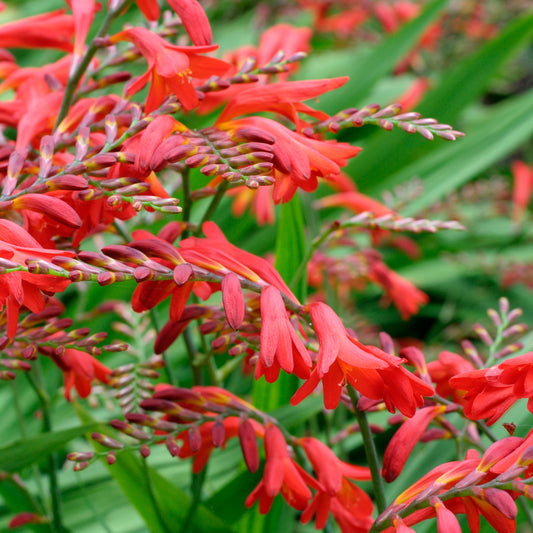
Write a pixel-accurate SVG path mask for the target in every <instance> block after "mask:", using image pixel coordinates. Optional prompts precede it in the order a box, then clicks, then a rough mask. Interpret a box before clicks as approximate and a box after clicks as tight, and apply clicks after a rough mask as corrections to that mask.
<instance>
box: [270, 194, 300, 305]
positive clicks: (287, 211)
mask: <svg viewBox="0 0 533 533" xmlns="http://www.w3.org/2000/svg"><path fill="white" fill-rule="evenodd" d="M305 248H306V242H305V227H304V219H303V214H302V206H301V203H300V197H299V196H298V195H297V194H295V195H294V196H293V198H292V200H291V201H290V202H288V203H286V204H282V206H281V213H280V216H279V223H278V232H277V237H276V269H277V271H278V272H279V273H280V275H281V277H282V278H283V279H284V280H285V282H286V283H290V281H291V280H292V278H293V277H294V274H296V272H297V270H298V267H299V266H300V263H301V262H302V260H303V259H304V257H305ZM306 293H307V278H306V276H302V277H301V279H300V281H299V283H298V285H297V287H295V296H296V297H297V298H298V299H299V300H301V301H304V300H305V297H306Z"/></svg>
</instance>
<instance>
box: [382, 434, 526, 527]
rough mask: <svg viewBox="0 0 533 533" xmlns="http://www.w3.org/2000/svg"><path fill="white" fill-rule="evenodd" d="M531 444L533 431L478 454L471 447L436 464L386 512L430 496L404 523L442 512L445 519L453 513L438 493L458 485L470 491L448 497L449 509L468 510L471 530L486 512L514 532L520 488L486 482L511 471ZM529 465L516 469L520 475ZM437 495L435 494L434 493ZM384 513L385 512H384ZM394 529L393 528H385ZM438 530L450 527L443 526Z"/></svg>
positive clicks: (494, 523)
mask: <svg viewBox="0 0 533 533" xmlns="http://www.w3.org/2000/svg"><path fill="white" fill-rule="evenodd" d="M530 446H531V435H530V436H528V438H526V439H521V438H518V437H507V438H504V439H501V440H500V441H497V442H495V443H494V444H492V445H491V446H490V447H489V448H488V449H487V450H486V451H485V453H484V454H483V456H482V457H481V458H479V456H478V453H477V452H475V451H474V450H469V451H468V453H467V455H466V458H465V459H464V460H463V461H452V462H450V463H444V464H442V465H439V466H437V467H435V468H434V469H433V470H431V471H430V472H428V473H427V474H426V475H425V476H423V477H422V478H421V479H419V480H418V481H417V482H416V483H415V484H414V485H412V486H411V487H409V488H408V489H407V490H405V491H404V492H403V493H402V494H400V495H399V496H398V497H397V498H396V499H395V500H394V502H393V503H392V505H391V506H389V508H388V509H387V510H386V511H385V513H384V515H385V516H386V515H387V514H389V515H390V514H394V513H397V512H400V511H401V510H402V509H404V508H405V507H406V506H407V505H409V504H410V503H412V502H413V500H415V499H419V500H421V501H423V500H424V499H425V498H424V496H425V497H426V498H428V497H429V503H430V505H432V506H431V507H427V508H425V509H421V510H418V511H415V512H414V513H412V514H410V515H408V516H406V517H404V518H403V521H404V523H405V525H408V526H411V525H413V524H417V523H418V522H421V521H422V520H426V519H428V518H432V517H434V516H437V518H438V516H439V513H442V516H441V520H442V521H444V522H446V521H447V520H450V515H449V514H448V513H446V512H444V513H443V512H442V509H441V510H439V509H438V505H435V504H438V503H439V500H438V496H439V495H441V494H442V493H445V492H446V491H448V490H450V489H452V488H456V489H460V490H464V491H465V492H466V491H468V494H467V495H466V496H460V497H453V498H451V499H447V500H446V509H447V510H448V511H450V512H452V513H453V514H454V515H457V514H466V517H467V520H468V525H469V527H470V530H471V531H479V526H480V524H479V516H480V515H483V516H484V517H485V518H486V519H487V521H488V522H489V523H490V525H491V526H492V527H493V528H494V529H495V530H496V531H497V532H498V533H514V532H515V530H516V522H515V517H516V505H515V503H514V499H515V498H516V497H517V496H518V493H517V492H514V491H510V490H503V489H496V488H486V489H483V488H481V486H483V484H485V483H487V482H489V481H491V480H492V479H494V478H495V477H496V476H497V475H498V474H501V473H502V472H505V471H509V472H511V470H512V467H513V466H516V465H518V464H519V463H520V462H521V460H520V459H521V456H522V455H523V454H524V453H525V451H526V449H527V448H528V447H530ZM526 468H527V465H524V466H522V468H521V469H519V470H517V471H516V476H517V477H518V476H520V475H521V474H522V473H523V472H524V470H525V469H526ZM432 495H433V496H435V497H437V498H432V497H431V496H432ZM382 516H383V515H382ZM385 531H386V532H390V531H392V528H389V529H387V530H385ZM439 531H448V529H442V530H439Z"/></svg>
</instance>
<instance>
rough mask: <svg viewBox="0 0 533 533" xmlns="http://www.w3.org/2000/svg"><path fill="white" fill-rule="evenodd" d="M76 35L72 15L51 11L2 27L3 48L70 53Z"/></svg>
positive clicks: (1, 40)
mask: <svg viewBox="0 0 533 533" xmlns="http://www.w3.org/2000/svg"><path fill="white" fill-rule="evenodd" d="M73 35H74V23H73V18H72V16H71V15H65V14H64V12H63V10H58V11H51V12H50V13H43V14H42V15H34V16H33V17H27V18H24V19H19V20H16V21H14V22H8V23H7V24H3V25H1V26H0V47H1V48H56V49H59V50H65V51H67V52H70V51H71V50H72V43H71V39H72V37H73Z"/></svg>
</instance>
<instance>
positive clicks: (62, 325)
mask: <svg viewBox="0 0 533 533" xmlns="http://www.w3.org/2000/svg"><path fill="white" fill-rule="evenodd" d="M63 312H64V308H63V306H62V305H61V304H60V303H59V302H58V301H56V300H53V299H50V300H49V302H48V303H47V305H46V307H45V309H44V310H43V311H41V312H40V313H29V314H27V315H26V316H25V317H24V318H22V320H20V321H19V324H18V327H17V331H16V333H15V337H14V338H9V337H8V336H7V335H6V334H5V333H4V334H2V336H1V337H0V351H1V352H2V359H0V365H1V366H2V367H4V368H5V369H7V370H2V371H1V372H0V379H6V380H11V379H15V377H16V374H15V372H14V371H22V372H28V371H30V370H31V361H33V360H35V359H37V357H38V354H39V353H40V354H41V355H46V356H49V357H52V359H54V361H55V362H56V364H58V366H60V367H61V358H62V356H63V355H64V354H65V351H66V350H68V349H75V350H78V351H80V352H85V353H87V354H90V355H93V356H97V355H100V354H101V353H102V351H105V352H121V351H125V350H127V349H128V345H127V344H126V343H123V342H120V341H117V342H113V343H110V344H106V345H103V346H98V345H99V344H101V343H102V342H104V341H105V339H106V338H107V333H104V332H99V333H94V334H91V332H90V330H89V328H77V329H71V330H69V329H68V328H70V327H71V326H72V323H73V322H72V319H70V318H60V315H61V313H63ZM3 328H5V315H4V314H2V315H0V331H1V330H2V329H3Z"/></svg>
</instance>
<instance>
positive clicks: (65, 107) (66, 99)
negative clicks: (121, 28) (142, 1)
mask: <svg viewBox="0 0 533 533" xmlns="http://www.w3.org/2000/svg"><path fill="white" fill-rule="evenodd" d="M132 2H133V0H124V1H123V2H120V3H119V4H118V5H117V6H116V7H115V8H114V9H110V10H109V11H108V12H107V15H106V17H105V19H104V22H102V26H101V27H100V29H99V30H98V33H97V34H96V35H95V36H94V39H93V40H92V41H91V44H89V47H88V48H87V51H86V52H85V55H84V56H83V58H82V60H81V61H80V64H79V65H78V67H77V68H76V70H75V71H74V73H72V74H71V76H70V77H69V80H68V83H67V86H66V88H65V95H64V96H63V102H61V109H60V110H59V115H58V116H57V120H56V124H55V126H54V130H55V129H57V127H58V126H59V124H61V122H62V120H63V119H64V118H65V117H66V116H67V114H68V112H69V109H70V106H71V105H72V100H73V99H74V94H75V92H76V87H77V86H78V83H79V82H80V80H81V78H82V77H83V75H84V74H85V72H86V70H87V68H88V67H89V64H90V63H91V60H92V58H93V57H94V55H95V54H96V51H97V50H98V47H97V46H96V45H95V44H94V43H95V40H96V39H97V38H100V37H105V35H106V34H107V32H108V31H109V28H110V27H111V24H112V23H113V21H114V20H115V19H116V18H117V16H118V15H120V13H122V11H124V10H125V9H127V7H128V4H131V3H132Z"/></svg>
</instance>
